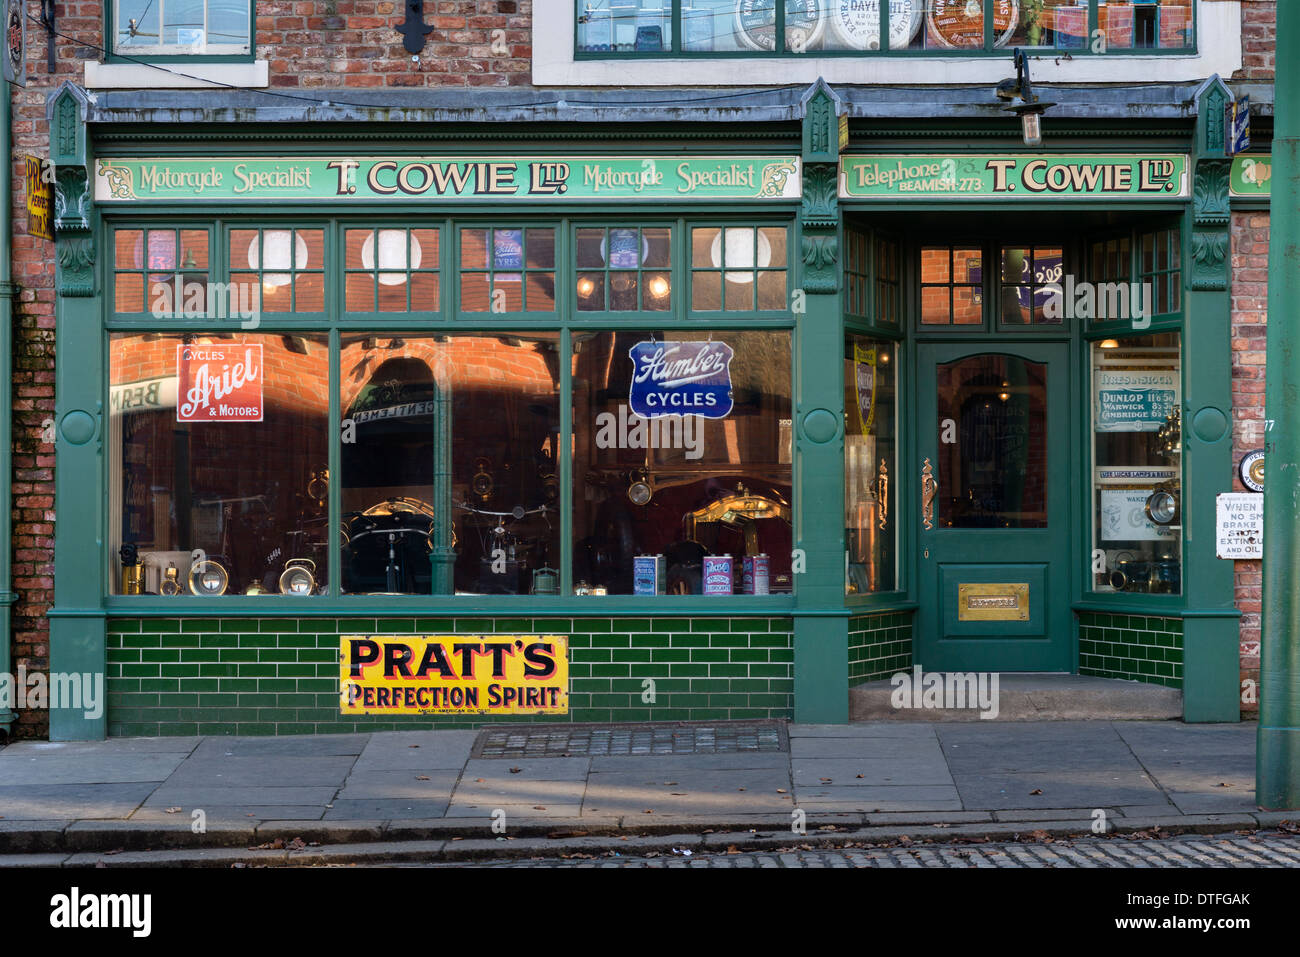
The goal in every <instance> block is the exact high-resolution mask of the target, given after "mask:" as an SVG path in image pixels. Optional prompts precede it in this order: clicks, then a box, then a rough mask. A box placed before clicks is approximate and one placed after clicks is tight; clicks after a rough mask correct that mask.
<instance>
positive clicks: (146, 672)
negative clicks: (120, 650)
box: [122, 663, 161, 678]
mask: <svg viewBox="0 0 1300 957" xmlns="http://www.w3.org/2000/svg"><path fill="white" fill-rule="evenodd" d="M160 667H161V666H160V665H158V664H138V665H137V664H129V663H128V664H123V665H122V676H123V677H124V678H158V677H161V672H160V671H159V668H160Z"/></svg>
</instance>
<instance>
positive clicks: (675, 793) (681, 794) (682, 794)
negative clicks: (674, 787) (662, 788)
mask: <svg viewBox="0 0 1300 957" xmlns="http://www.w3.org/2000/svg"><path fill="white" fill-rule="evenodd" d="M668 793H669V794H671V795H672V796H673V797H679V798H681V797H686V792H685V791H669V792H668Z"/></svg>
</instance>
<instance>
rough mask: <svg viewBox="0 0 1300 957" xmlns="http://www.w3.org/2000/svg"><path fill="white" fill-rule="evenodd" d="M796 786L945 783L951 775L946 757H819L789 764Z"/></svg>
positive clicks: (796, 760)
mask: <svg viewBox="0 0 1300 957" xmlns="http://www.w3.org/2000/svg"><path fill="white" fill-rule="evenodd" d="M790 768H791V771H792V772H793V774H794V784H795V787H798V788H803V787H818V786H820V785H825V784H836V785H849V786H871V785H878V784H917V785H927V784H946V785H949V786H951V785H952V775H951V774H950V773H949V772H948V766H947V765H946V764H944V761H943V758H942V757H941V756H939V755H936V756H935V757H933V758H928V759H927V758H912V759H902V760H898V759H892V758H817V759H808V760H803V759H800V758H794V759H792V760H791V761H790Z"/></svg>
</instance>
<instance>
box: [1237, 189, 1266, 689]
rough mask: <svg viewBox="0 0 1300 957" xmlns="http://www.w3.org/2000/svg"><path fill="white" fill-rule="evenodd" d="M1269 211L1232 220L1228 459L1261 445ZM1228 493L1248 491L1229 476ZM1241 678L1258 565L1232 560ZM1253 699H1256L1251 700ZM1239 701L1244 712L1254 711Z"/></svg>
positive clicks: (1253, 634)
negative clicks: (1238, 613)
mask: <svg viewBox="0 0 1300 957" xmlns="http://www.w3.org/2000/svg"><path fill="white" fill-rule="evenodd" d="M1267 313H1268V213H1265V212H1239V213H1234V214H1233V216H1232V409H1233V413H1232V414H1233V449H1232V460H1233V462H1234V463H1236V462H1238V461H1240V459H1241V457H1242V455H1244V454H1245V453H1246V452H1248V451H1250V450H1251V449H1257V448H1261V447H1262V446H1263V445H1264V425H1263V419H1264V334H1265V326H1266V321H1267V318H1268V314H1267ZM1233 490H1234V491H1237V492H1245V491H1248V489H1246V488H1245V486H1243V485H1242V484H1241V480H1240V479H1239V478H1236V477H1235V476H1234V478H1233ZM1234 564H1235V566H1236V575H1235V577H1236V592H1237V607H1238V608H1239V609H1240V610H1241V677H1242V680H1243V681H1245V680H1247V679H1249V680H1251V681H1254V682H1256V684H1258V681H1259V624H1260V622H1259V615H1260V587H1261V584H1262V581H1261V576H1262V571H1261V567H1260V566H1261V563H1260V562H1258V561H1249V562H1235V563H1234ZM1255 697H1256V698H1258V695H1256V696H1255ZM1258 707H1259V705H1258V703H1257V702H1243V704H1242V711H1243V712H1254V711H1257V710H1258Z"/></svg>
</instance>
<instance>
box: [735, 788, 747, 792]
mask: <svg viewBox="0 0 1300 957" xmlns="http://www.w3.org/2000/svg"><path fill="white" fill-rule="evenodd" d="M736 790H737V791H743V790H745V789H744V788H736Z"/></svg>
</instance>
